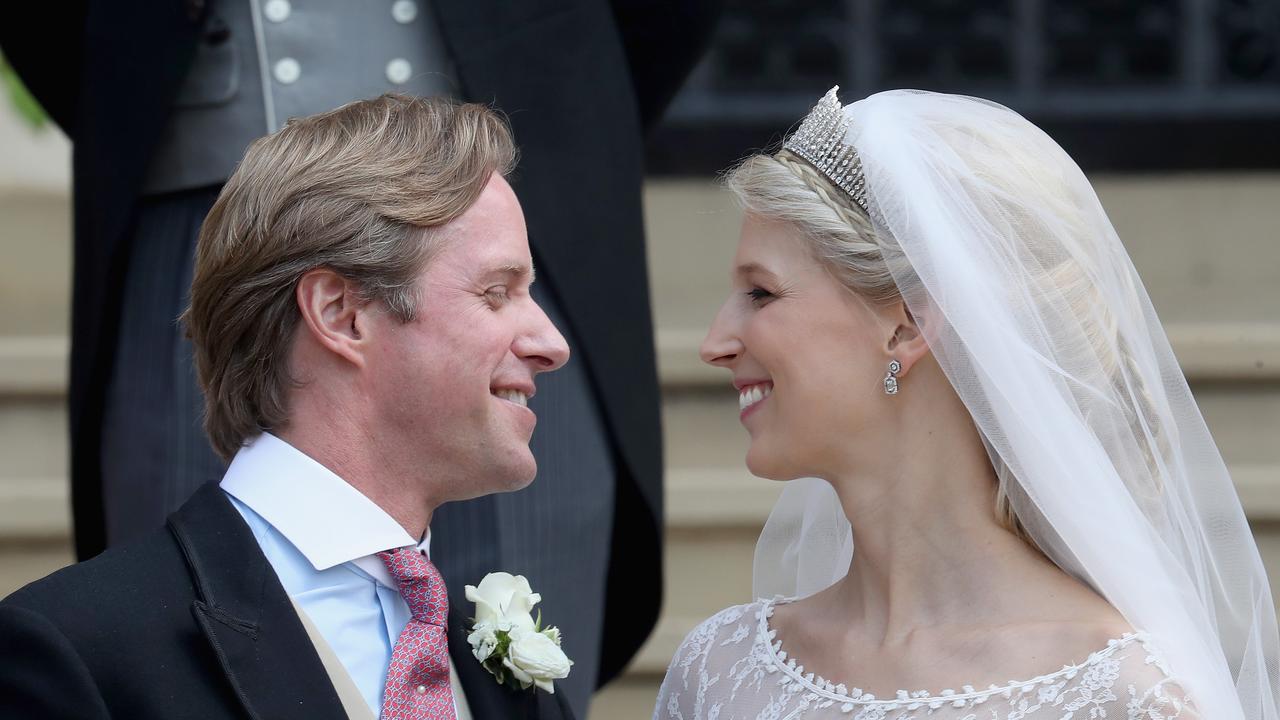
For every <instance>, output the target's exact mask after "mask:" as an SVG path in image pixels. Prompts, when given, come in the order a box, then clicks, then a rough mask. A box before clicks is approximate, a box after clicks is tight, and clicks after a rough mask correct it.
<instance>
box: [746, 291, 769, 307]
mask: <svg viewBox="0 0 1280 720" xmlns="http://www.w3.org/2000/svg"><path fill="white" fill-rule="evenodd" d="M747 297H749V298H751V304H752V305H756V306H760V305H763V304H764V303H765V302H766V301H767V300H769V299H770V298H772V297H773V293H771V292H769V291H768V290H765V289H763V288H758V287H754V288H751V289H750V290H748V291H747Z"/></svg>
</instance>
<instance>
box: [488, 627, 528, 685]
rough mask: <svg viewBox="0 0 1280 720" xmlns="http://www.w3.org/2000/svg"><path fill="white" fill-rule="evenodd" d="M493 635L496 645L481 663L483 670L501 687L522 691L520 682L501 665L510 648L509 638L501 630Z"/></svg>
mask: <svg viewBox="0 0 1280 720" xmlns="http://www.w3.org/2000/svg"><path fill="white" fill-rule="evenodd" d="M494 634H495V635H497V637H498V645H497V647H495V648H494V649H493V654H492V655H490V656H489V657H488V659H487V660H485V661H484V663H482V664H483V665H484V668H485V669H486V670H488V671H489V672H491V673H493V677H494V678H495V679H497V681H498V682H499V683H501V684H502V685H505V686H506V687H508V688H511V689H512V690H524V689H525V688H524V686H522V685H521V684H520V681H519V680H516V679H515V676H513V675H511V673H510V671H509V670H507V666H506V665H503V664H502V658H504V657H506V656H507V653H508V652H509V651H510V648H511V636H509V635H508V634H507V633H506V632H505V631H503V630H499V631H497V632H496V633H494Z"/></svg>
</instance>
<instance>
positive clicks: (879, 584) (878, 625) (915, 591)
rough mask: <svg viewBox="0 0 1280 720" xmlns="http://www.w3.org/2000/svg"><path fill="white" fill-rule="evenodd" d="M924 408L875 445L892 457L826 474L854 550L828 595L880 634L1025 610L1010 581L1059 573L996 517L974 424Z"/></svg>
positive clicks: (1055, 577)
mask: <svg viewBox="0 0 1280 720" xmlns="http://www.w3.org/2000/svg"><path fill="white" fill-rule="evenodd" d="M933 417H934V419H933V420H926V421H924V422H919V421H917V422H914V423H912V425H911V426H910V427H903V428H897V429H895V433H896V434H895V439H894V441H893V442H894V444H895V445H897V446H898V447H900V448H902V451H901V452H890V453H886V454H884V455H881V457H884V458H892V459H891V460H889V461H887V462H885V463H884V464H883V465H882V466H881V467H868V464H867V463H866V462H859V463H858V468H857V470H856V471H854V472H849V473H847V474H843V475H840V476H838V477H836V478H833V479H832V484H833V485H834V486H835V488H836V492H837V493H838V494H839V496H840V501H841V504H842V506H843V508H844V511H845V514H846V515H847V516H848V518H849V521H850V523H851V524H852V526H853V531H854V558H853V562H852V565H851V566H850V571H849V575H848V576H847V577H846V578H845V579H844V580H843V581H842V582H841V583H838V584H837V586H836V587H833V588H832V589H831V590H830V591H829V593H828V599H829V600H831V601H832V602H833V605H834V607H835V608H837V609H838V610H837V611H838V612H841V613H845V614H846V618H847V619H848V620H849V621H852V622H856V623H858V625H859V626H860V627H862V628H863V629H864V630H865V631H867V632H869V633H871V634H872V635H873V636H877V637H881V638H883V639H884V640H885V641H892V640H893V639H895V638H902V637H906V636H907V635H909V634H911V633H912V632H913V631H915V630H917V629H919V628H922V627H932V626H937V625H942V624H951V623H963V624H970V623H982V622H984V621H988V620H989V621H990V622H992V623H1001V622H1007V621H1009V620H1010V619H1011V618H1016V617H1018V616H1025V615H1026V613H1027V611H1031V610H1032V608H1029V607H1027V608H1018V607H1017V604H1018V598H1019V596H1020V595H1022V596H1025V593H1019V592H1017V588H1018V587H1019V586H1023V585H1024V584H1025V583H1036V582H1039V583H1050V584H1053V585H1057V584H1058V583H1061V582H1063V581H1066V577H1065V575H1063V574H1062V573H1061V571H1059V570H1058V569H1057V568H1056V567H1055V566H1053V565H1052V564H1051V563H1050V562H1049V561H1048V560H1047V559H1045V558H1044V557H1043V556H1042V555H1040V554H1039V553H1038V552H1037V551H1035V550H1033V549H1032V548H1031V547H1030V546H1028V545H1027V544H1026V543H1024V542H1023V541H1022V540H1020V539H1019V538H1017V537H1016V536H1015V535H1013V534H1012V533H1011V532H1009V531H1008V530H1006V529H1005V528H1003V527H1001V526H1000V524H999V523H998V522H997V520H996V517H995V484H996V480H995V476H994V472H993V470H992V468H991V463H990V460H989V458H988V456H987V453H986V450H985V448H984V446H983V445H982V442H981V440H980V439H979V438H978V436H977V433H976V431H972V432H965V433H959V432H956V431H955V428H956V425H955V423H954V419H955V418H954V417H953V418H951V420H952V422H948V419H947V414H946V413H939V414H937V415H935V416H933ZM964 420H965V422H967V420H968V416H967V414H966V415H965V416H964ZM965 427H966V429H969V427H970V426H968V425H966V426H965Z"/></svg>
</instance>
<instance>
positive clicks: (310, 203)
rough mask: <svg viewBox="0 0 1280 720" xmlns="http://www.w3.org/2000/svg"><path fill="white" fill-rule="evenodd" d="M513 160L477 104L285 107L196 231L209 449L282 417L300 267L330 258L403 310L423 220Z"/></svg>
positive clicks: (427, 249) (426, 223)
mask: <svg viewBox="0 0 1280 720" xmlns="http://www.w3.org/2000/svg"><path fill="white" fill-rule="evenodd" d="M515 160H516V149H515V145H514V143H513V141H512V138H511V131H510V128H509V127H508V126H507V123H506V121H505V120H504V119H503V118H502V117H501V116H499V115H498V114H497V113H495V112H494V111H492V110H490V109H488V108H486V107H484V106H483V105H476V104H460V103H457V102H455V101H452V100H448V99H443V98H412V97H407V96H404V95H393V94H388V95H383V96H382V97H379V98H376V99H373V100H362V101H359V102H353V103H350V104H347V105H344V106H342V107H340V108H338V109H336V110H332V111H329V112H326V113H321V114H319V115H312V116H310V117H305V118H295V119H293V120H290V121H289V123H288V124H287V125H285V127H284V128H282V129H280V130H279V131H278V132H275V133H272V134H271V135H268V136H266V137H264V138H261V139H259V140H257V141H256V142H254V143H253V144H252V145H250V146H249V150H248V152H247V153H246V154H245V157H244V160H243V161H241V163H240V166H239V167H238V168H237V169H236V172H235V174H234V175H232V176H231V179H230V180H228V181H227V184H226V186H225V187H223V189H222V192H221V194H220V195H219V196H218V200H217V202H215V203H214V205H213V208H212V209H211V210H210V211H209V215H208V217H207V218H205V222H204V226H203V227H202V228H201V230H200V240H199V245H198V246H197V249H196V264H195V274H194V277H193V279H192V282H191V304H190V306H188V308H187V310H186V312H185V313H184V314H183V321H184V322H185V323H186V325H187V328H188V333H189V334H190V337H191V340H192V342H193V344H194V349H195V364H196V371H197V374H198V377H199V382H200V387H201V389H202V390H203V392H204V397H205V417H204V425H205V430H206V432H207V433H208V434H209V439H210V441H211V442H212V443H213V447H214V450H216V451H217V452H218V454H219V455H221V456H222V457H223V458H224V459H230V458H231V456H233V455H234V454H235V453H236V451H237V450H238V449H239V448H240V447H241V446H242V445H243V444H244V443H245V442H246V441H247V440H249V439H250V438H252V437H254V436H256V435H257V434H258V433H260V432H262V431H264V430H271V429H273V428H277V427H280V426H282V425H283V424H285V423H286V421H287V420H288V395H289V389H290V388H291V387H292V386H293V385H294V380H293V378H292V376H291V374H290V371H289V352H290V348H291V345H292V342H291V341H292V338H293V333H294V330H295V328H296V327H297V325H298V320H299V318H300V315H299V312H298V306H297V302H296V300H295V288H296V285H297V282H298V280H299V278H301V277H302V275H303V274H305V273H307V272H308V271H310V270H313V269H316V268H321V267H324V268H329V269H331V270H333V271H335V272H337V273H339V274H341V275H343V276H344V277H347V278H349V279H351V280H352V281H354V282H355V283H357V284H358V286H359V287H360V288H361V292H362V293H363V295H364V299H365V300H366V301H379V302H382V303H384V304H385V305H386V307H387V308H388V309H389V311H390V312H391V313H392V314H393V315H394V316H395V317H396V318H397V319H399V320H400V321H401V322H409V321H411V320H412V319H413V318H414V315H415V313H416V311H417V297H416V295H415V292H414V281H415V279H416V278H417V276H418V274H419V272H420V271H421V269H422V268H423V267H424V265H425V264H426V262H427V261H428V260H429V258H430V255H431V253H432V251H433V249H434V247H435V245H436V244H437V241H438V238H437V235H438V233H437V232H435V231H434V230H433V229H434V228H438V227H439V226H441V225H444V224H445V223H448V222H449V221H450V220H453V219H455V218H457V217H458V216H460V215H462V214H463V213H464V212H465V211H466V210H467V208H469V207H471V205H472V204H473V203H474V202H475V201H476V198H478V197H479V195H480V193H481V191H482V190H483V189H484V187H485V185H486V184H487V183H488V181H489V178H490V177H492V175H493V173H495V172H496V173H498V174H500V175H503V176H506V175H507V174H509V173H510V172H511V170H512V168H513V167H514V165H515Z"/></svg>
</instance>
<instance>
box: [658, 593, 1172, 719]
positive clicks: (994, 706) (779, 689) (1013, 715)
mask: <svg viewBox="0 0 1280 720" xmlns="http://www.w3.org/2000/svg"><path fill="white" fill-rule="evenodd" d="M778 602H785V601H782V600H781V599H777V598H775V599H774V600H769V601H759V602H755V603H752V604H749V605H739V606H736V607H732V608H728V609H726V610H723V611H721V612H720V613H718V614H716V615H715V616H713V617H712V618H710V619H709V620H707V621H705V622H703V623H702V624H701V625H699V626H698V627H697V628H696V629H695V630H694V631H693V632H691V633H690V634H689V636H688V638H686V639H685V641H684V643H683V644H682V645H681V646H680V649H679V650H678V651H677V652H676V655H675V658H674V659H673V660H672V664H671V668H670V669H669V670H668V672H667V677H666V679H665V680H664V681H663V684H662V690H661V692H660V694H659V700H658V704H657V706H656V707H655V709H654V718H655V720H814V719H825V718H832V719H833V720H924V719H925V718H929V719H930V720H1102V719H1106V720H1122V719H1124V718H1128V719H1129V720H1191V719H1192V718H1193V717H1197V716H1195V715H1194V714H1193V713H1192V711H1191V709H1190V707H1191V706H1190V703H1189V702H1188V700H1187V698H1186V697H1185V695H1184V694H1183V693H1182V692H1181V690H1180V688H1179V687H1178V685H1177V684H1176V683H1174V682H1173V681H1172V680H1171V679H1169V677H1168V674H1167V671H1166V670H1165V669H1164V667H1163V665H1162V664H1161V663H1160V662H1159V661H1158V660H1157V658H1158V657H1159V655H1158V653H1157V652H1156V651H1155V650H1154V649H1153V648H1152V647H1151V646H1150V643H1149V640H1148V638H1147V637H1146V636H1145V635H1143V634H1141V633H1136V634H1128V635H1125V636H1124V637H1121V638H1117V639H1115V640H1112V641H1110V642H1109V643H1108V644H1107V646H1106V647H1105V648H1102V649H1101V650H1098V651H1097V652H1095V653H1093V654H1092V655H1090V656H1089V657H1088V659H1086V660H1085V661H1084V662H1081V663H1079V664H1078V665H1068V666H1064V667H1063V668H1062V669H1061V670H1059V671H1057V672H1054V673H1050V674H1047V675H1039V676H1036V677H1032V678H1031V679H1029V680H1025V681H1019V682H1012V683H1009V684H1007V685H1002V686H995V685H991V686H988V687H987V688H985V689H976V688H974V687H972V686H970V685H965V686H962V687H961V688H960V690H958V691H957V690H944V691H942V692H940V693H937V694H934V693H931V692H929V691H924V690H918V691H914V692H912V691H906V690H899V691H898V692H897V693H896V694H895V696H894V697H891V698H877V697H875V696H874V695H872V694H871V693H865V692H863V691H862V690H861V689H859V688H849V687H846V686H845V685H842V684H837V683H832V682H830V681H828V680H826V679H824V678H822V677H820V676H818V675H815V674H814V673H812V672H806V671H805V669H804V666H803V665H802V664H800V663H799V662H797V660H796V659H795V658H792V657H788V655H787V653H786V651H785V650H784V649H783V648H782V643H781V642H780V641H779V640H778V639H777V635H776V632H775V631H774V630H772V629H771V628H770V627H769V618H770V617H771V616H772V614H773V607H774V605H775V604H777V603H778Z"/></svg>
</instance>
